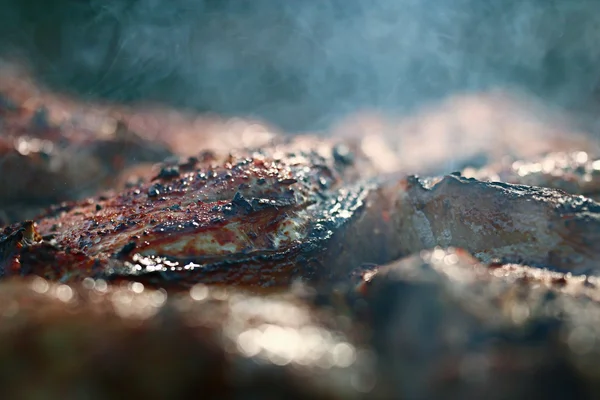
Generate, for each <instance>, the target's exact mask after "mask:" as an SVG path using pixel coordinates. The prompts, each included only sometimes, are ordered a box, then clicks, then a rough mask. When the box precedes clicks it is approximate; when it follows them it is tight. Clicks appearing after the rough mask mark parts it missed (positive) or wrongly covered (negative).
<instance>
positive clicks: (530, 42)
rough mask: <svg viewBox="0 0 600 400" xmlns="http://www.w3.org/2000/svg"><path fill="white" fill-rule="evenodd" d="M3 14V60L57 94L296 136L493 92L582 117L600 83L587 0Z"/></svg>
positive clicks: (90, 7) (115, 3)
mask: <svg viewBox="0 0 600 400" xmlns="http://www.w3.org/2000/svg"><path fill="white" fill-rule="evenodd" d="M3 2H4V3H8V5H7V6H6V10H5V11H6V12H5V13H4V16H0V25H2V26H3V28H0V33H2V34H3V36H4V37H5V38H8V40H5V45H4V47H5V49H4V50H5V52H6V50H7V47H8V46H6V44H7V43H11V44H13V45H16V46H15V47H18V48H20V49H21V50H23V49H24V50H25V52H26V54H27V57H28V58H30V59H33V63H34V66H35V70H36V71H37V73H38V74H39V76H41V77H42V78H43V79H44V80H46V81H47V82H49V83H51V84H54V85H56V86H57V87H61V88H68V89H70V90H75V91H77V92H78V93H79V94H80V95H81V94H83V95H87V96H96V97H100V98H109V99H113V100H119V101H136V100H145V101H148V100H150V101H161V102H165V103H167V104H169V105H173V106H177V107H183V108H190V109H193V110H196V111H214V112H218V113H224V114H228V115H251V116H255V117H256V116H258V117H261V118H265V119H268V120H270V121H272V122H274V123H276V124H279V125H281V126H283V127H284V128H286V129H290V130H296V131H298V130H307V129H315V128H323V127H326V126H329V125H330V124H331V123H332V122H333V121H336V120H338V119H340V118H341V117H343V116H345V115H348V114H350V113H353V112H355V111H356V110H360V109H378V110H383V111H384V112H387V113H390V114H394V115H397V114H404V113H407V112H412V111H413V110H414V109H415V108H418V107H420V106H421V105H423V104H424V103H427V102H430V101H437V100H439V99H440V98H444V97H446V96H448V95H450V94H453V93H457V92H473V91H481V90H488V89H490V88H495V87H505V88H506V87H515V88H518V89H519V90H521V91H524V92H528V93H531V94H534V95H537V96H541V97H543V99H544V101H548V102H551V103H555V104H559V105H566V106H581V105H582V104H585V103H586V102H588V101H589V99H590V95H592V93H593V91H594V90H595V89H596V86H597V84H598V80H599V77H600V74H599V73H598V72H597V69H596V68H595V67H596V66H598V65H600V46H598V45H597V43H598V41H597V38H598V35H599V34H600V28H599V27H600V3H598V2H595V1H567V0H565V1H559V0H372V1H368V2H366V1H365V2H363V1H359V0H327V1H323V0H306V1H279V2H276V1H268V0H254V1H243V0H242V1H229V0H221V1H215V0H203V1H201V0H174V1H168V0H140V1H136V2H132V1H125V0H112V1H107V0H88V1H86V2H76V1H69V0H62V1H61V2H60V3H59V4H58V5H57V4H52V5H49V6H39V5H38V4H36V5H35V6H34V7H35V8H34V7H32V6H30V5H29V4H28V3H29V2H26V1H22V2H20V1H18V0H3Z"/></svg>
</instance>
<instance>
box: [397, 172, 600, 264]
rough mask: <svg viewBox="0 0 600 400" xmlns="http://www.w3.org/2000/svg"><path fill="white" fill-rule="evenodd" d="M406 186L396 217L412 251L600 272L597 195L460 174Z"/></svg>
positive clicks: (411, 180)
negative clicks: (456, 251) (443, 250)
mask: <svg viewBox="0 0 600 400" xmlns="http://www.w3.org/2000/svg"><path fill="white" fill-rule="evenodd" d="M400 186H401V187H400V189H399V195H398V199H397V201H398V202H397V204H396V207H395V208H396V212H395V214H394V215H395V218H396V229H398V232H399V235H400V236H401V237H402V239H401V240H400V243H401V246H402V252H403V253H404V254H412V253H414V252H417V251H420V250H422V249H427V248H432V247H435V246H442V247H447V246H455V247H461V248H465V249H467V250H468V251H470V252H472V253H474V254H475V256H477V257H478V258H479V259H481V260H483V261H484V262H489V261H492V260H496V259H498V260H501V261H505V262H523V263H526V264H530V265H535V266H544V267H551V268H555V269H559V270H563V271H571V272H596V271H598V265H599V264H598V261H599V260H600V247H598V241H599V240H600V205H599V204H598V203H596V202H594V201H592V200H590V199H587V198H585V197H583V196H572V195H568V194H566V193H565V192H562V191H560V190H555V189H546V188H537V187H531V186H523V185H511V184H506V183H498V182H482V181H477V180H475V179H469V178H464V177H461V176H457V175H449V176H445V177H443V178H441V179H440V178H436V179H429V180H428V179H418V178H415V177H410V178H408V179H407V180H405V181H404V182H403V183H402V184H401V185H400Z"/></svg>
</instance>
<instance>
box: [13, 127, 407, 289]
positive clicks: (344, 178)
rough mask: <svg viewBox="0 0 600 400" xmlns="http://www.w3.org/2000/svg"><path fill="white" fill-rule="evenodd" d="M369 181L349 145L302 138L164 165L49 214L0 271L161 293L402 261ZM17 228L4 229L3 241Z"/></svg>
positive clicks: (385, 208) (369, 171)
mask: <svg viewBox="0 0 600 400" xmlns="http://www.w3.org/2000/svg"><path fill="white" fill-rule="evenodd" d="M375 172H376V171H375V170H374V169H373V168H372V167H371V165H370V164H369V163H368V162H367V161H366V160H365V159H364V158H363V156H362V155H361V154H360V152H358V151H354V150H352V148H351V147H349V146H348V145H345V144H339V143H336V142H330V141H323V140H317V139H316V138H312V137H298V138H293V139H278V140H276V141H275V142H274V143H272V145H271V146H270V147H268V148H266V149H256V150H254V151H248V150H246V151H239V152H235V151H234V152H232V154H230V155H228V156H226V157H224V158H223V159H221V158H219V157H218V156H216V155H212V154H209V155H208V156H207V155H206V154H205V155H204V157H203V158H201V159H200V158H196V159H190V160H186V161H184V162H182V163H179V164H174V165H168V164H166V165H165V166H164V168H163V169H162V170H161V171H160V172H159V173H158V174H157V176H155V177H154V178H153V179H148V180H147V181H145V182H144V183H142V184H140V185H138V186H136V187H133V188H130V189H127V190H125V191H123V192H121V193H118V194H115V195H114V196H110V197H107V198H102V197H101V198H95V199H92V200H86V201H82V202H76V203H71V204H65V205H64V207H62V208H58V209H56V210H55V211H53V212H50V214H49V215H48V216H47V217H46V218H43V219H40V220H38V221H37V226H38V230H39V234H40V235H41V236H43V237H48V238H49V237H52V239H51V240H50V241H48V240H42V241H39V242H36V243H35V244H33V245H27V246H23V247H22V248H19V249H15V248H14V247H13V248H11V250H10V251H5V252H4V265H5V267H4V271H5V274H8V275H12V274H15V273H16V274H30V273H33V274H38V275H41V276H44V277H46V278H48V279H51V280H61V281H65V282H66V281H71V280H82V279H84V278H86V277H88V276H93V277H104V278H114V279H117V278H119V277H127V278H131V279H142V280H144V281H146V282H147V283H152V282H153V283H154V284H159V285H161V286H163V285H167V286H168V285H192V284H194V283H196V282H204V283H213V284H237V285H246V286H254V287H269V286H281V285H283V286H287V285H288V284H289V283H290V282H292V280H294V279H296V278H303V279H306V280H309V281H314V282H318V281H321V280H323V279H325V280H327V279H328V278H330V277H335V276H342V275H345V273H346V272H347V270H348V269H349V268H350V267H351V266H358V265H360V263H361V262H376V263H381V262H386V261H389V260H391V259H394V258H395V257H397V256H399V255H400V254H399V253H398V249H399V245H398V243H395V242H394V241H395V240H396V239H397V237H396V236H395V235H393V234H392V227H391V225H390V222H391V218H390V211H391V209H390V207H391V205H392V203H391V201H390V198H389V197H388V196H385V191H383V190H381V189H380V187H379V186H378V184H377V183H376V182H374V181H371V180H370V178H371V177H372V176H373V174H374V173H375ZM20 229H22V227H21V226H20V225H18V224H17V225H13V226H11V227H9V228H7V230H6V231H5V234H4V241H5V242H6V243H13V242H14V240H13V237H14V232H17V231H19V230H20ZM11 235H13V236H11ZM7 246H9V247H10V245H7ZM67 259H68V260H70V261H69V262H68V263H66V262H65V260H67Z"/></svg>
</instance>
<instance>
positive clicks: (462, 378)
mask: <svg viewBox="0 0 600 400" xmlns="http://www.w3.org/2000/svg"><path fill="white" fill-rule="evenodd" d="M367 280H368V282H365V283H364V285H365V286H364V287H363V288H362V293H363V295H362V296H361V303H360V304H362V306H361V307H360V310H361V313H359V314H358V318H359V319H361V318H365V320H366V321H368V324H369V325H370V326H372V329H373V336H372V339H371V340H372V343H373V346H374V347H375V348H376V349H377V354H378V355H379V363H380V374H379V377H380V381H385V382H388V383H391V387H389V388H388V391H389V392H390V393H391V394H392V395H390V398H410V399H417V398H418V399H421V398H423V399H425V398H426V399H476V398H486V399H506V398H511V399H528V398H531V397H532V396H533V397H540V398H548V399H560V398H565V397H568V398H577V399H579V398H594V397H595V394H596V393H597V387H598V382H600V381H599V380H598V374H597V372H596V369H595V368H593V367H591V365H596V364H597V363H598V362H599V361H600V356H599V354H600V353H598V351H597V348H598V343H599V341H598V338H599V337H600V331H599V329H598V327H597V325H598V324H597V321H598V318H600V303H598V300H599V299H600V298H599V295H600V292H599V291H598V288H597V286H596V285H597V284H598V282H597V278H591V279H586V277H574V276H571V275H564V274H562V273H557V272H550V271H548V270H542V269H538V268H530V267H525V266H520V265H502V266H501V265H497V266H486V265H482V264H479V263H478V262H477V260H476V259H475V258H473V257H471V256H470V255H469V254H468V253H466V252H465V251H461V250H453V249H448V250H442V249H440V248H438V249H436V250H433V251H424V252H422V253H421V254H420V255H415V256H411V257H409V258H406V259H403V260H401V261H398V262H395V263H393V264H390V265H386V266H383V267H380V269H379V270H378V272H377V273H375V274H371V275H370V276H369V277H368V278H367Z"/></svg>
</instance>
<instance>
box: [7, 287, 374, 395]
mask: <svg viewBox="0 0 600 400" xmlns="http://www.w3.org/2000/svg"><path fill="white" fill-rule="evenodd" d="M347 331H348V332H349V329H348V324H347V323H346V324H344V323H343V320H342V319H341V318H338V317H337V316H336V315H334V314H332V313H331V312H328V311H325V310H317V309H315V308H314V307H312V306H310V305H309V304H308V303H306V302H305V301H302V300H301V299H300V298H298V297H296V296H294V295H291V294H287V295H283V296H261V297H254V296H250V295H248V294H244V293H240V292H235V291H230V290H229V291H227V290H224V289H211V288H207V287H206V286H203V285H199V286H195V287H193V288H192V289H191V290H190V291H189V292H187V291H186V292H185V293H181V294H179V295H176V296H167V294H166V293H165V292H164V291H157V290H149V289H147V288H144V287H143V285H142V284H140V283H135V284H129V285H122V286H111V285H107V284H106V282H104V281H94V280H91V279H88V280H86V281H84V282H83V284H82V285H77V286H67V285H63V284H57V283H51V282H47V281H45V280H44V279H41V278H33V279H25V280H17V281H14V280H13V281H5V282H2V283H0V361H1V362H0V365H1V367H0V370H1V373H0V396H1V397H2V398H5V399H13V398H15V399H16V398H19V399H28V398H35V397H39V396H41V397H43V398H44V399H65V398H80V397H82V396H83V397H86V398H93V399H106V398H121V397H127V398H136V399H138V398H140V399H142V398H143V399H165V398H182V399H183V398H185V399H187V398H198V397H202V398H211V399H212V398H214V399H230V398H260V399H265V398H289V399H313V398H316V399H353V398H358V397H359V395H361V390H364V387H365V385H369V386H367V387H369V388H370V387H371V386H372V383H371V382H372V380H373V379H374V375H373V371H372V370H371V365H370V364H369V359H368V357H365V355H367V354H368V353H367V352H366V351H365V349H364V348H362V347H361V346H360V345H359V344H357V343H356V340H357V339H355V338H354V336H356V335H351V334H349V333H345V332H347Z"/></svg>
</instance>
